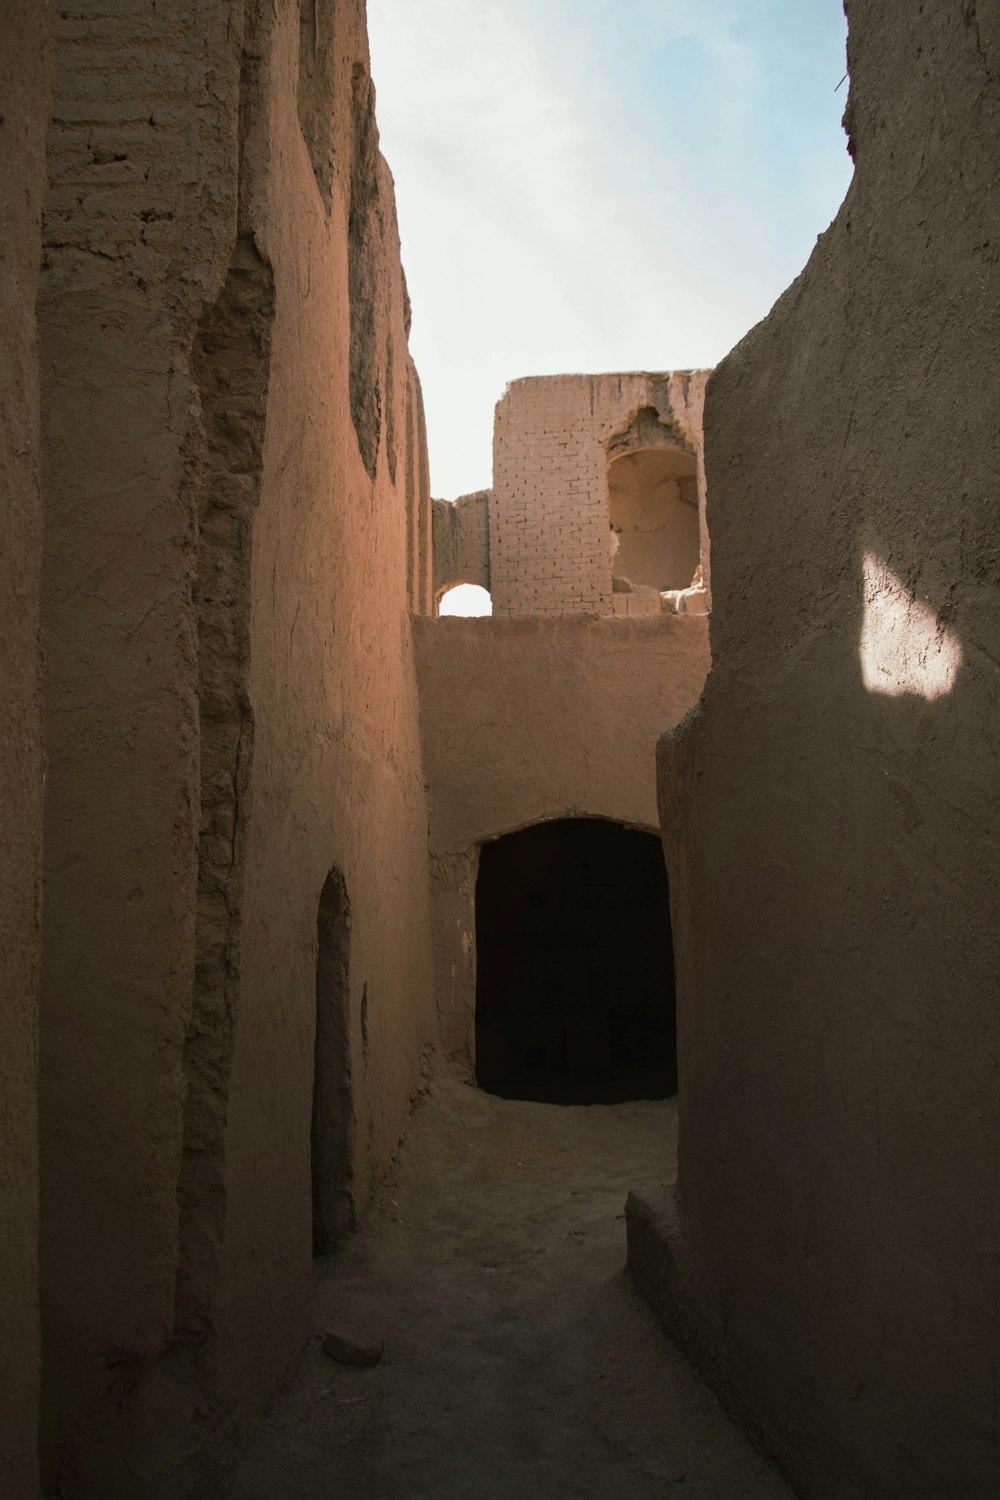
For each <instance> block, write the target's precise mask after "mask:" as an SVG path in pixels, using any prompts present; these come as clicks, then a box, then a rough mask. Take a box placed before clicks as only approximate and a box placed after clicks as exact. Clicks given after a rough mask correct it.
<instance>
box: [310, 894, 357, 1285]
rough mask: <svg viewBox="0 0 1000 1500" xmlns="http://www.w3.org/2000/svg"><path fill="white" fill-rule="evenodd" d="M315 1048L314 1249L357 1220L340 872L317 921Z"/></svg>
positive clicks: (346, 932) (346, 921) (346, 911)
mask: <svg viewBox="0 0 1000 1500" xmlns="http://www.w3.org/2000/svg"><path fill="white" fill-rule="evenodd" d="M316 937H317V948H316V1045H315V1054H314V1063H313V1105H312V1132H311V1148H312V1206H313V1250H314V1252H315V1253H316V1254H317V1255H320V1254H322V1253H323V1251H325V1250H328V1249H330V1248H331V1246H333V1245H334V1244H336V1242H337V1241H338V1240H339V1239H341V1238H342V1237H343V1236H344V1235H345V1234H346V1233H347V1232H348V1230H349V1229H350V1228H351V1226H352V1220H353V1194H352V1183H351V1178H352V1158H353V1124H354V1122H353V1114H352V1108H351V1051H350V997H351V987H350V962H351V910H350V905H349V903H348V900H347V889H346V887H345V885H344V880H343V877H342V876H341V874H340V872H339V871H338V870H331V871H330V874H329V875H328V876H327V878H326V882H325V884H324V886H323V891H322V894H321V895H320V898H319V913H318V917H317V922H316Z"/></svg>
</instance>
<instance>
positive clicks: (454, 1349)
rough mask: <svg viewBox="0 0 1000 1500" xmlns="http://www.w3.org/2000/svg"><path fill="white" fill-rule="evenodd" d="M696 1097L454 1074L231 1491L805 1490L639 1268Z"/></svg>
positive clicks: (375, 1497)
mask: <svg viewBox="0 0 1000 1500" xmlns="http://www.w3.org/2000/svg"><path fill="white" fill-rule="evenodd" d="M675 1131H676V1105H675V1102H674V1101H668V1102H665V1103H660V1102H658V1103H638V1104H635V1103H633V1104H618V1105H604V1106H593V1107H591V1108H586V1107H581V1106H574V1107H566V1106H559V1105H548V1104H526V1103H520V1102H514V1101H510V1100H504V1099H496V1098H493V1097H492V1096H490V1095H488V1094H484V1093H481V1092H479V1091H478V1090H477V1089H475V1088H472V1087H469V1086H467V1085H465V1084H461V1083H458V1082H456V1081H454V1080H452V1079H447V1078H446V1079H439V1080H438V1081H436V1083H435V1085H434V1088H433V1090H432V1092H431V1094H430V1096H429V1097H427V1098H426V1099H425V1100H424V1101H423V1102H422V1104H421V1105H420V1107H419V1108H418V1109H417V1111H416V1113H415V1115H414V1118H413V1121H412V1124H411V1127H410V1131H409V1134H408V1136H407V1139H406V1141H405V1142H404V1145H403V1147H402V1150H401V1152H400V1155H399V1159H398V1161H397V1163H396V1167H395V1169H394V1172H393V1175H392V1178H391V1180H390V1182H389V1183H388V1185H387V1187H386V1189H385V1190H384V1192H383V1194H382V1196H381V1199H380V1202H379V1203H378V1204H377V1205H376V1207H375V1208H374V1210H373V1212H372V1213H371V1215H370V1217H369V1219H368V1221H367V1224H366V1227H365V1229H364V1231H363V1232H362V1233H360V1234H358V1235H355V1236H353V1237H352V1238H351V1240H350V1241H349V1242H348V1244H347V1245H346V1247H345V1248H344V1249H343V1250H342V1251H341V1252H339V1253H338V1254H337V1255H335V1256H331V1257H329V1258H328V1259H327V1260H326V1261H325V1262H324V1263H323V1264H322V1265H321V1267H320V1270H319V1275H318V1280H317V1288H316V1329H317V1331H318V1332H322V1331H325V1330H326V1329H332V1330H334V1331H336V1332H338V1333H341V1334H344V1335H346V1336H347V1337H350V1338H354V1339H356V1340H358V1341H359V1342H372V1341H377V1340H378V1339H384V1340H385V1354H384V1357H383V1360H382V1362H381V1363H380V1364H379V1365H378V1366H377V1367H376V1368H374V1369H355V1368H347V1367H344V1366H341V1365H338V1364H336V1363H334V1362H333V1361H332V1360H330V1359H329V1358H328V1357H327V1356H326V1355H325V1354H323V1352H322V1351H321V1349H320V1346H319V1341H318V1339H314V1340H313V1341H312V1342H311V1343H310V1345H309V1348H308V1350H307V1351H306V1355H305V1357H304V1359H303V1362H302V1365H301V1367H300V1369H299V1372H298V1374H297V1376H296V1377H295V1380H294V1382H293V1383H292V1385H291V1387H290V1388H289V1389H288V1391H287V1392H286V1393H285V1394H284V1396H283V1397H282V1398H281V1399H280V1400H279V1401H278V1402H277V1404H276V1405H275V1407H274V1408H273V1409H272V1411H271V1414H270V1416H269V1417H268V1418H267V1419H266V1420H265V1422H264V1424H263V1426H262V1427H261V1429H260V1431H259V1433H258V1435H257V1437H256V1439H255V1441H254V1443H253V1445H252V1447H251V1449H250V1451H249V1452H248V1454H247V1455H246V1457H245V1459H244V1461H243V1463H242V1465H241V1467H240V1469H239V1470H238V1472H237V1474H236V1476H235V1478H234V1479H233V1480H232V1481H231V1482H230V1484H229V1485H228V1486H227V1487H226V1488H225V1489H224V1491H223V1494H224V1496H225V1497H226V1500H321V1497H322V1500H328V1497H329V1500H333V1497H335V1496H339V1495H344V1494H351V1495H357V1496H367V1497H371V1500H419V1497H428V1500H429V1497H433V1500H570V1497H580V1500H619V1497H620V1500H652V1497H654V1496H655V1497H657V1500H661V1497H663V1496H664V1495H675V1494H676V1495H677V1496H678V1497H683V1500H787V1497H789V1496H790V1494H791V1492H790V1491H789V1490H788V1488H787V1487H786V1485H785V1484H784V1482H783V1481H782V1480H781V1479H780V1478H779V1477H778V1476H777V1475H776V1474H775V1473H774V1471H773V1470H772V1469H771V1468H770V1467H769V1466H768V1465H767V1464H766V1463H765V1461H764V1460H763V1459H762V1458H760V1457H759V1456H758V1455H757V1454H756V1453H755V1452H754V1451H753V1449H752V1448H751V1447H750V1446H749V1444H748V1443H747V1441H746V1440H745V1439H744V1438H743V1436H742V1435H741V1434H740V1433H739V1432H738V1431H737V1429H735V1428H734V1427H733V1425H732V1424H731V1423H730V1422H729V1420H728V1418H727V1417H726V1416H725V1414H724V1413H723V1412H722V1410H721V1408H720V1407H719V1406H718V1404H717V1402H716V1401H715V1399H714V1397H713V1396H712V1395H711V1394H710V1393H709V1391H708V1390H707V1389H706V1388H705V1387H704V1386H703V1385H702V1384H701V1383H700V1382H699V1381H698V1380H697V1378H696V1377H695V1376H694V1375H693V1374H692V1372H691V1371H690V1369H689V1368H688V1366H687V1365H686V1364H685V1362H684V1361H683V1359H682V1358H681V1357H680V1355H679V1354H678V1353H677V1352H676V1350H675V1349H674V1348H673V1347H672V1345H671V1344H670V1343H668V1341H667V1340H666V1338H665V1337H664V1336H663V1334H662V1333H661V1332H660V1329H659V1327H658V1325H657V1324H656V1322H655V1320H654V1318H653V1317H652V1315H651V1313H650V1312H649V1310H648V1308H647V1307H646V1305H645V1304H644V1303H643V1302H642V1301H641V1299H640V1298H639V1296H638V1295H637V1293H636V1292H635V1291H634V1289H633V1286H632V1283H631V1280H630V1278H629V1276H628V1273H627V1272H626V1270H625V1222H624V1217H623V1206H624V1202H625V1196H626V1193H627V1191H628V1189H629V1188H630V1187H641V1186H643V1185H652V1184H655V1183H657V1182H660V1181H662V1180H664V1178H665V1177H667V1176H669V1175H671V1164H672V1163H671V1158H672V1154H673V1152H674V1150H675Z"/></svg>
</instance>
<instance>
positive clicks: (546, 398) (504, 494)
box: [489, 371, 707, 615]
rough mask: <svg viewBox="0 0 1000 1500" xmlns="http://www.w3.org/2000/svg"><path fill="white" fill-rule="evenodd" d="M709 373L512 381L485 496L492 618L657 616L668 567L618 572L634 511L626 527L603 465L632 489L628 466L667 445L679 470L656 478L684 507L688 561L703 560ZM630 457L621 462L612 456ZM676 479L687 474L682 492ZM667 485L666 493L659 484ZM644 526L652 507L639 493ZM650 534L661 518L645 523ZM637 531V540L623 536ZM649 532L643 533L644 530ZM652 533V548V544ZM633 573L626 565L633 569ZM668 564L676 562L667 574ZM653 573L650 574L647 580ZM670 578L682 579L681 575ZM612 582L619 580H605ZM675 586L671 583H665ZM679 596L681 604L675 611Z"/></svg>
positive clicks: (637, 519)
mask: <svg viewBox="0 0 1000 1500" xmlns="http://www.w3.org/2000/svg"><path fill="white" fill-rule="evenodd" d="M706 380H707V372H706V371H681V372H674V373H669V372H661V373H642V372H639V373H630V374H617V375H553V376H544V377H531V378H529V379H525V380H516V381H514V382H513V384H511V385H510V386H508V388H507V390H506V392H505V393H504V395H503V397H502V399H501V400H500V402H499V403H498V405H497V410H496V422H495V426H494V436H493V489H492V491H491V492H490V502H489V525H490V576H491V584H492V594H493V610H494V613H495V614H497V615H534V614H543V615H558V614H572V613H579V612H584V613H589V614H611V613H618V614H629V615H632V614H658V613H660V612H661V610H662V609H663V608H664V606H665V605H666V607H667V608H669V609H671V610H676V609H677V601H676V599H671V600H668V601H664V600H663V599H661V598H660V597H659V596H660V595H661V593H662V592H664V588H663V585H664V582H667V583H672V584H675V585H676V583H677V578H675V577H674V576H673V573H672V572H671V570H670V569H669V568H667V569H661V572H662V573H663V578H662V579H661V578H660V577H659V575H657V576H656V577H655V578H654V579H653V581H652V582H648V583H645V582H642V581H641V580H638V581H637V580H632V579H630V578H628V577H627V576H626V575H623V574H620V573H619V572H618V571H617V564H616V555H617V553H618V552H619V550H620V549H621V547H622V545H623V542H625V541H628V542H631V543H632V544H633V548H634V549H638V548H639V547H640V546H642V547H645V542H644V541H641V540H636V537H638V533H639V531H640V530H641V524H640V523H642V507H641V506H633V507H632V510H631V512H630V513H629V519H628V520H627V521H626V522H625V525H624V531H623V526H622V524H621V522H620V521H617V520H616V519H615V517H614V515H613V513H612V507H611V494H610V492H609V477H610V473H611V470H612V467H614V468H615V469H616V471H618V472H619V473H620V475H621V477H622V478H623V479H628V481H629V483H631V484H632V485H633V488H634V483H635V480H636V478H637V474H636V473H633V474H630V475H629V474H628V473H627V470H628V468H629V464H631V466H632V468H633V469H634V468H635V463H634V460H635V459H636V458H637V457H638V456H639V455H640V454H642V453H644V452H647V451H649V450H652V451H660V452H667V451H671V452H673V453H675V454H676V455H677V456H678V458H679V459H681V460H683V463H682V467H684V468H685V473H684V475H680V474H678V475H666V476H664V475H657V476H656V482H657V483H659V482H660V481H661V480H662V481H663V483H665V484H667V485H669V484H671V483H673V484H674V487H675V490H676V492H677V493H676V494H674V493H673V492H672V493H671V494H670V496H668V497H667V499H666V501H665V504H666V505H667V506H669V505H670V504H674V503H675V502H676V503H678V504H680V506H681V507H682V510H681V511H680V512H678V514H679V515H681V516H683V511H684V510H687V511H689V512H690V527H691V531H692V535H693V538H694V540H693V543H691V542H690V541H688V543H687V544H686V548H685V549H683V550H684V551H685V555H687V554H690V555H691V557H692V560H693V562H694V568H692V573H691V576H690V577H687V578H684V579H683V580H681V583H680V587H681V589H684V588H686V587H688V586H689V585H690V584H691V582H692V581H693V575H694V571H695V569H696V568H697V565H698V561H697V560H698V557H699V556H700V557H701V558H702V559H703V560H704V561H705V562H706V563H707V538H706V534H705V487H704V465H703V462H702V456H701V450H702V436H701V420H702V407H703V402H704V392H705V383H706ZM619 460H628V461H629V463H626V465H625V469H619V465H618V461H619ZM678 480H682V481H683V480H687V481H689V483H688V484H687V486H686V489H684V490H681V489H680V487H679V486H678ZM663 493H665V492H663ZM647 500H649V504H647V506H646V510H645V516H646V521H645V523H644V524H646V525H647V527H648V526H649V516H650V514H651V507H652V508H655V503H658V502H654V501H653V500H652V499H650V496H649V495H647ZM652 530H653V531H656V532H657V533H659V532H660V531H661V530H662V528H660V526H659V522H658V521H657V523H656V524H655V525H654V526H653V528H652ZM631 533H635V536H633V535H631ZM650 536H652V531H651V532H650ZM661 541H662V536H660V535H657V538H656V541H655V543H651V545H654V546H660V544H661ZM633 570H634V569H633ZM674 571H676V569H675V570H674ZM652 576H653V575H652V574H650V577H651V578H652ZM678 576H679V575H678ZM616 578H617V580H618V581H617V582H614V581H613V580H614V579H616ZM673 591H674V592H675V593H676V592H678V590H677V589H676V588H674V590H673ZM683 608H684V606H683V602H682V604H681V611H680V612H683Z"/></svg>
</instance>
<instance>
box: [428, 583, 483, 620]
mask: <svg viewBox="0 0 1000 1500" xmlns="http://www.w3.org/2000/svg"><path fill="white" fill-rule="evenodd" d="M492 613H493V600H492V599H491V598H490V595H489V593H488V592H487V591H486V589H484V588H480V586H479V584H478V583H455V584H452V586H451V587H450V588H447V589H444V590H442V592H441V593H440V594H439V595H438V614H439V615H491V614H492Z"/></svg>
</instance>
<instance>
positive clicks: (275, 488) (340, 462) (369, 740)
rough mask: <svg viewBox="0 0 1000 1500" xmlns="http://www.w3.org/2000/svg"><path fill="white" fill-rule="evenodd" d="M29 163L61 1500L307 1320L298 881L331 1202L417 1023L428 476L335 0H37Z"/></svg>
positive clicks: (393, 1135) (389, 226)
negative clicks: (341, 954) (45, 73)
mask: <svg viewBox="0 0 1000 1500" xmlns="http://www.w3.org/2000/svg"><path fill="white" fill-rule="evenodd" d="M49 160H50V175H51V192H50V196H49V206H48V213H47V223H46V240H47V249H46V261H45V268H44V272H43V286H42V295H41V339H42V348H43V356H44V364H43V396H44V411H45V418H44V420H45V437H46V443H47V450H46V466H45V475H44V491H45V504H46V507H47V519H46V531H47V537H46V561H45V604H44V634H45V646H46V651H47V654H48V661H49V687H48V724H49V729H48V733H49V745H50V758H51V773H50V785H49V796H48V807H47V822H46V837H47V873H46V918H45V980H44V1008H43V1027H42V1067H43V1086H42V1198H43V1321H44V1336H45V1361H46V1364H45V1412H46V1428H45V1449H44V1451H45V1456H46V1465H47V1471H48V1473H47V1478H48V1482H49V1484H50V1485H51V1486H52V1487H53V1488H55V1487H56V1485H58V1486H59V1487H60V1490H59V1492H60V1493H62V1494H66V1495H87V1496H91V1495H100V1496H101V1497H105V1496H109V1497H110V1496H118V1495H139V1494H141V1495H142V1496H163V1497H165V1500H166V1497H169V1500H176V1497H181V1496H185V1495H188V1494H194V1493H197V1492H198V1491H199V1487H200V1486H201V1484H202V1481H203V1478H204V1475H205V1472H206V1468H207V1467H208V1466H210V1465H213V1464H214V1465H219V1464H222V1463H224V1462H225V1460H226V1457H227V1455H228V1453H229V1451H230V1449H231V1445H232V1444H235V1443H236V1442H238V1441H239V1439H240V1437H241V1436H242V1434H243V1433H244V1432H245V1431H246V1430H247V1427H248V1426H249V1424H250V1423H251V1422H252V1420H253V1419H254V1417H255V1415H256V1413H257V1412H258V1410H259V1408H260V1404H261V1402H262V1400H263V1399H264V1398H265V1396H266V1395H267V1393H268V1392H269V1391H270V1390H271V1389H273V1388H274V1386H275V1384H276V1383H277V1382H278V1381H279V1380H280V1379H281V1378H282V1377H283V1376H284V1375H285V1374H286V1373H287V1372H288V1370H289V1369H290V1368H291V1365H292V1363H293V1361H294V1359H295V1357H296V1354H297V1352H298V1350H299V1348H300V1347H301V1344H302V1341H303V1339H304V1337H305V1335H306V1333H307V1331H308V1323H309V1301H310V1281H311V1223H310V1144H309V1140H310V1116H311V1100H312V1084H313V1034H314V1026H315V1009H316V998H315V987H316V948H317V911H318V906H319V900H320V892H321V890H322V888H323V885H324V882H325V881H326V878H327V876H328V875H329V873H330V871H331V869H333V868H336V869H337V871H338V872H339V874H340V877H341V878H342V880H343V883H344V886H345V888H346V890H347V893H348V897H349V901H350V912H351V943H352V948H351V974H350V992H349V1004H348V1010H349V1014H348V1017H347V1031H348V1034H349V1040H350V1047H349V1052H350V1055H349V1058H348V1071H349V1074H350V1078H351V1083H352V1101H353V1109H352V1118H351V1120H350V1121H349V1122H348V1127H347V1128H348V1129H349V1132H350V1135H351V1139H352V1142H353V1145H352V1153H351V1172H352V1176H351V1181H350V1184H349V1190H350V1193H351V1196H352V1199H353V1203H354V1210H355V1212H356V1213H360V1212H361V1211H362V1210H363V1207H364V1204H365V1202H366V1199H367V1196H368V1194H369V1192H370V1188H371V1183H372V1180H373V1178H374V1176H375V1175H377V1173H378V1172H379V1171H380V1170H382V1169H383V1168H384V1166H385V1165H386V1163H387V1162H388V1160H389V1159H390V1157H391V1154H392V1152H393V1151H394V1149H395V1146H396V1144H397V1142H398V1140H399V1137H400V1134H401V1132H402V1130H403V1127H404V1124H405V1120H406V1116H407V1112H408V1105H409V1099H410V1096H411V1094H412V1092H413V1090H414V1089H415V1088H416V1087H417V1086H418V1085H419V1082H420V1071H419V1067H420V1064H419V1057H420V1050H421V1047H422V1045H423V1044H424V1043H425V1042H426V1041H427V1040H428V1038H429V1037H430V1035H431V1034H432V1030H433V981H432V956H431V951H430V939H429V895H428V882H427V862H426V811H425V807H424V799H423V789H422V781H421V768H420V753H419V740H418V728H417V698H416V681H415V674H414V670H413V666H412V652H411V645H410V636H409V612H408V602H409V600H408V595H409V597H412V598H413V599H414V601H415V603H416V604H417V605H418V606H420V605H422V606H423V607H425V608H426V607H428V606H429V603H430V545H429V527H430V520H429V511H430V501H429V496H428V494H427V477H426V469H427V466H426V447H425V443H424V438H423V432H422V412H421V405H420V395H419V388H418V385H417V382H416V376H415V372H414V371H413V368H412V364H411V362H410V359H409V355H408V352H407V343H406V333H407V324H408V308H407V306H406V298H405V291H404V287H403V282H402V275H401V272H400V269H399V260H398V243H397V237H396V230H395V214H394V207H393V200H392V185H391V179H390V177H389V174H388V172H387V170H386V168H385V165H384V163H383V162H382V160H381V158H380V156H379V153H378V137H377V132H376V129H375V125H374V117H373V92H372V88H371V83H370V79H369V75H368V63H367V43H366V36H365V25H364V9H363V5H360V4H357V3H352V0H321V3H320V4H318V5H313V4H312V0H309V3H308V4H305V3H304V4H303V5H302V6H301V7H300V6H299V4H297V3H292V0H281V3H279V4H277V5H271V4H264V3H260V4H257V3H256V0H254V3H252V4H249V3H248V4H246V5H236V6H234V5H231V4H228V3H226V4H223V3H221V0H219V3H212V4H209V5H205V4H202V3H198V4H195V3H194V0H159V3H157V4H153V3H150V4H149V5H144V4H136V5H129V6H122V5H120V4H116V3H115V4H112V3H108V4H106V5H103V6H102V5H99V4H95V3H88V4H86V5H76V6H68V7H62V8H61V9H60V12H59V20H58V29H57V85H56V106H55V119H54V123H53V127H52V133H51V140H50V148H49ZM348 536H349V537H351V539H352V541H351V545H350V547H345V546H344V545H343V538H344V537H348ZM390 905H391V909H392V911H393V913H394V919H393V927H392V933H391V941H387V931H386V926H385V912H386V910H387V908H389V907H390ZM363 1002H364V1006H365V1010H366V1017H365V1019H366V1025H365V1027H364V1034H363V1033H362V1016H361V1009H362V1003H363Z"/></svg>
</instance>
